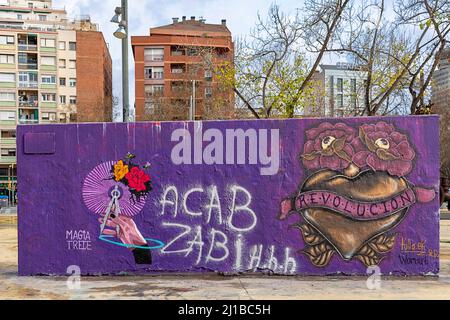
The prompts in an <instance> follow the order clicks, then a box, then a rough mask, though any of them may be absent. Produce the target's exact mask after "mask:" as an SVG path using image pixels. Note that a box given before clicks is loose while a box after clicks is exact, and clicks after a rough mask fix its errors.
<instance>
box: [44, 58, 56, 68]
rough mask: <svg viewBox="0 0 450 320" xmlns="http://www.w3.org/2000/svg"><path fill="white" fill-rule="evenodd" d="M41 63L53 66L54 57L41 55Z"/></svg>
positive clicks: (54, 62)
mask: <svg viewBox="0 0 450 320" xmlns="http://www.w3.org/2000/svg"><path fill="white" fill-rule="evenodd" d="M41 64H42V65H44V66H55V65H56V58H55V57H41Z"/></svg>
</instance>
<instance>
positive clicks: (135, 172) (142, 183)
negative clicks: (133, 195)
mask: <svg viewBox="0 0 450 320" xmlns="http://www.w3.org/2000/svg"><path fill="white" fill-rule="evenodd" d="M125 179H127V181H128V186H129V187H130V188H131V189H134V190H136V191H137V192H142V191H145V190H147V186H146V183H147V182H149V181H150V176H149V175H148V174H146V173H145V172H144V171H143V170H140V169H139V168H138V167H133V168H132V169H131V171H130V172H128V173H127V175H126V176H125Z"/></svg>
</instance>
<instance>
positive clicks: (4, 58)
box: [0, 54, 16, 64]
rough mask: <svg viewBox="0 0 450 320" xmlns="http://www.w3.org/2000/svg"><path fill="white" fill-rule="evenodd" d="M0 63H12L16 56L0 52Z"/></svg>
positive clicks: (14, 61)
mask: <svg viewBox="0 0 450 320" xmlns="http://www.w3.org/2000/svg"><path fill="white" fill-rule="evenodd" d="M0 63H5V64H14V63H16V57H15V56H14V55H13V54H0Z"/></svg>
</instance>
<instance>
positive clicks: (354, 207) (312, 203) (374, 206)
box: [295, 189, 416, 219]
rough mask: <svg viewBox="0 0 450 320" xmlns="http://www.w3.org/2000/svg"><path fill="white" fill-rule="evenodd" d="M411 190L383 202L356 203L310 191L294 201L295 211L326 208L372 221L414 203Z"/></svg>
mask: <svg viewBox="0 0 450 320" xmlns="http://www.w3.org/2000/svg"><path fill="white" fill-rule="evenodd" d="M415 198H416V196H415V194H414V191H413V190H411V189H408V190H406V191H405V192H403V193H402V194H400V195H397V196H395V197H393V198H391V199H389V200H387V201H384V202H374V203H370V202H366V203H364V202H358V201H354V200H351V199H347V198H345V197H343V196H341V195H339V194H337V193H333V192H328V191H318V192H316V191H310V192H306V193H302V194H300V195H299V196H298V198H297V199H296V202H295V204H296V210H297V211H301V210H305V209H308V208H326V209H329V210H334V211H337V212H339V213H341V214H343V215H346V216H349V217H352V218H354V219H358V218H359V219H374V218H380V217H383V216H388V215H390V214H393V213H395V212H397V211H399V210H403V209H405V208H408V207H410V206H411V205H413V204H415V203H416V199H415Z"/></svg>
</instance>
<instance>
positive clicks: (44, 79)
mask: <svg viewBox="0 0 450 320" xmlns="http://www.w3.org/2000/svg"><path fill="white" fill-rule="evenodd" d="M41 83H43V84H56V76H55V75H50V74H44V75H42V76H41Z"/></svg>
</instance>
